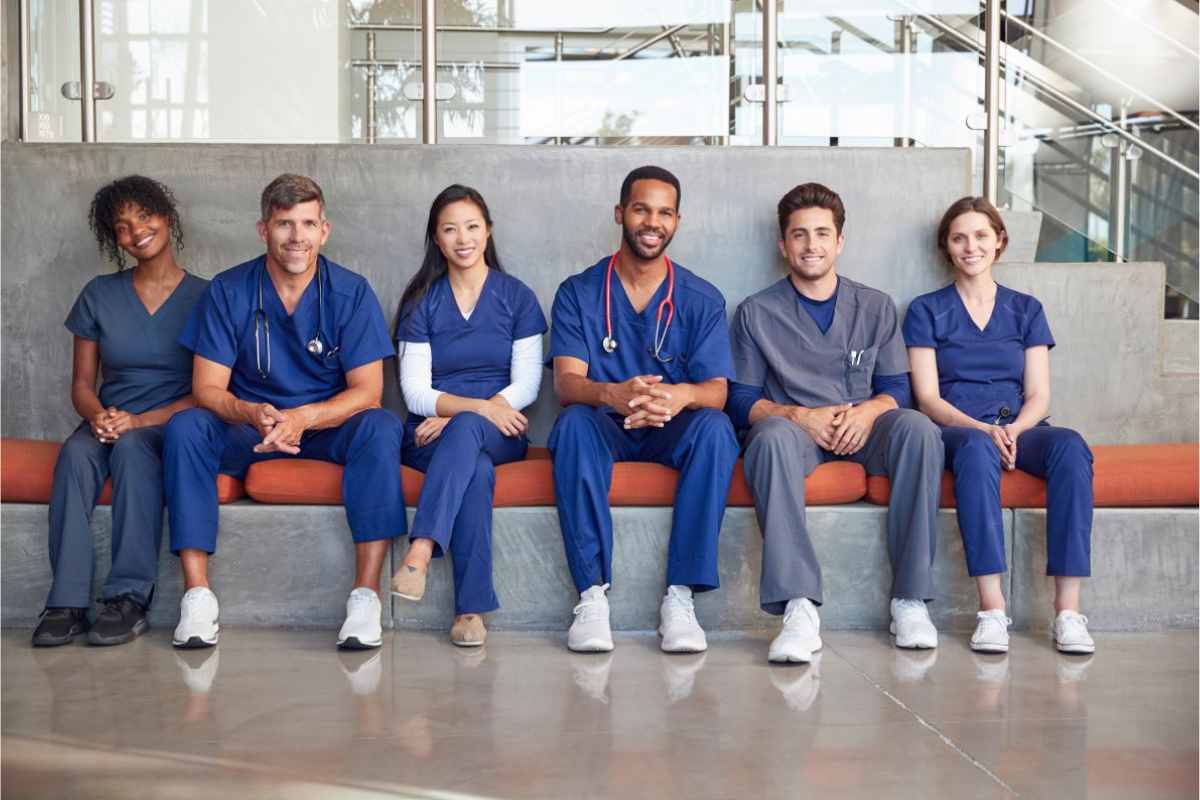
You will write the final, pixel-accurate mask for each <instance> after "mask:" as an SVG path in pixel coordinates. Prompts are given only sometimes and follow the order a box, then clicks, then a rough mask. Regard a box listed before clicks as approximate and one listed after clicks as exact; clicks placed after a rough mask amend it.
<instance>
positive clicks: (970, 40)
mask: <svg viewBox="0 0 1200 800" xmlns="http://www.w3.org/2000/svg"><path fill="white" fill-rule="evenodd" d="M913 16H914V17H916V18H917V19H919V20H921V21H922V22H924V23H925V24H926V25H929V26H931V27H934V28H937V29H938V30H940V31H942V32H943V33H945V34H946V35H948V36H950V37H951V38H953V39H955V40H957V41H958V42H959V43H961V44H964V45H966V46H968V47H970V48H971V49H972V50H974V51H975V52H976V53H978V54H982V53H983V45H981V44H980V43H979V42H977V41H976V40H975V38H974V37H972V36H968V35H967V34H965V33H963V32H962V31H960V30H957V29H955V28H954V27H952V26H950V25H947V24H946V23H945V22H942V21H941V20H940V19H938V18H937V17H933V16H930V15H928V14H914V15H913ZM1000 63H1001V65H1002V66H1004V68H1005V70H1006V71H1007V69H1008V60H1007V59H1006V58H1005V57H1004V56H1003V55H1002V56H1001V57H1000ZM1025 78H1026V80H1028V81H1029V82H1030V83H1031V84H1033V85H1034V88H1036V89H1037V90H1038V91H1040V92H1043V93H1045V94H1047V95H1049V96H1051V97H1053V98H1054V99H1055V100H1057V101H1058V102H1060V103H1062V104H1063V105H1065V106H1067V107H1069V108H1070V109H1071V110H1073V111H1075V112H1076V113H1078V114H1082V115H1083V116H1085V117H1088V118H1090V119H1092V120H1094V121H1095V122H1098V123H1100V124H1101V125H1103V126H1104V127H1105V128H1107V129H1109V130H1111V131H1112V132H1113V133H1115V134H1117V135H1118V136H1121V137H1122V138H1124V139H1126V140H1128V141H1129V142H1131V143H1133V144H1136V145H1137V146H1138V147H1139V148H1141V149H1142V150H1143V151H1144V152H1147V153H1151V154H1153V155H1154V156H1156V157H1158V158H1159V159H1161V160H1163V161H1165V162H1166V163H1168V164H1170V165H1171V166H1173V167H1175V168H1176V169H1178V170H1179V171H1180V172H1183V173H1184V174H1186V175H1190V176H1191V177H1192V178H1195V179H1196V180H1197V181H1200V172H1196V171H1195V170H1194V169H1192V168H1190V167H1188V166H1187V165H1186V164H1184V163H1182V162H1180V161H1178V160H1176V159H1174V158H1171V157H1170V156H1169V155H1167V154H1166V153H1164V152H1163V151H1161V150H1159V149H1158V148H1157V147H1154V146H1153V145H1151V144H1148V143H1147V142H1146V141H1144V140H1142V139H1139V138H1138V137H1136V136H1134V135H1133V134H1131V133H1130V132H1129V131H1127V130H1125V129H1124V128H1122V127H1120V126H1119V125H1115V124H1113V121H1112V120H1110V119H1106V118H1105V117H1103V116H1101V115H1100V114H1098V113H1096V112H1095V111H1093V110H1092V109H1090V108H1088V107H1087V106H1085V105H1084V104H1083V103H1080V102H1079V101H1078V100H1076V99H1075V98H1073V97H1071V96H1069V95H1067V94H1065V93H1063V92H1062V91H1060V90H1059V89H1056V88H1055V87H1053V86H1051V85H1050V84H1048V83H1046V82H1045V81H1042V80H1041V79H1039V78H1037V77H1035V76H1034V75H1032V74H1030V73H1028V72H1027V73H1025Z"/></svg>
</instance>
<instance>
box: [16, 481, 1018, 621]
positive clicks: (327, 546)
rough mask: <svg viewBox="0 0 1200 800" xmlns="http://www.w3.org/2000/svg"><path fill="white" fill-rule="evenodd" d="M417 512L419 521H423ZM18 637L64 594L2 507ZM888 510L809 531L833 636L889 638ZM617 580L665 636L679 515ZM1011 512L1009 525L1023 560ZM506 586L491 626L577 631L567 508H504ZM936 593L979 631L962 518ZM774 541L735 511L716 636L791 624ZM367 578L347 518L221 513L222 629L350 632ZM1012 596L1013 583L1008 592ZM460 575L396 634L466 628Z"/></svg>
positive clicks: (631, 511)
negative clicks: (854, 633)
mask: <svg viewBox="0 0 1200 800" xmlns="http://www.w3.org/2000/svg"><path fill="white" fill-rule="evenodd" d="M411 513H412V512H411V511H410V514H411ZM0 514H2V525H3V537H2V543H3V552H2V560H0V564H2V577H3V584H2V600H3V613H2V617H0V621H2V622H3V624H4V625H6V626H8V625H12V626H19V627H28V626H30V625H32V623H33V620H34V619H35V618H36V616H37V614H38V612H39V611H40V610H41V607H42V603H43V601H44V599H45V595H46V591H47V589H48V588H49V584H50V570H49V565H48V559H47V556H46V524H47V523H46V507H45V506H42V505H23V504H6V505H4V506H3V507H2V511H0ZM886 515H887V510H886V509H884V508H880V507H877V506H870V505H866V504H855V505H848V506H823V507H816V508H812V509H810V510H809V529H810V530H811V532H812V536H813V539H814V543H815V545H816V548H817V552H818V554H819V555H820V557H821V560H822V565H823V571H824V576H825V600H826V602H825V606H824V608H823V609H822V624H823V625H824V626H825V627H826V628H829V629H838V628H866V629H878V628H885V627H886V626H887V623H888V610H887V606H888V597H889V596H890V585H891V570H890V567H889V562H888V558H887V548H886V543H885V534H884V526H885V523H886ZM613 518H614V523H615V528H616V542H615V553H614V573H615V581H614V584H613V590H612V592H611V595H610V599H611V602H612V611H613V626H614V627H615V628H617V629H619V630H652V629H654V628H655V627H656V626H657V624H658V604H659V600H660V598H661V596H662V592H663V588H664V586H663V580H664V575H665V573H666V550H667V539H668V533H669V530H670V519H671V510H670V509H667V508H617V509H614V510H613ZM1011 519H1012V515H1011V513H1010V512H1007V511H1006V512H1005V520H1006V522H1005V527H1006V531H1008V532H1009V534H1010V535H1009V537H1008V540H1009V543H1008V549H1009V550H1010V552H1011ZM494 521H495V522H494V524H495V527H494V548H493V550H494V558H495V563H494V575H495V581H496V589H497V593H498V594H499V595H500V601H501V603H502V604H503V608H501V610H500V611H498V612H496V613H495V614H493V615H491V616H490V618H489V622H488V624H489V626H490V627H492V628H495V629H498V630H499V629H515V630H565V628H566V627H567V625H568V624H569V622H570V619H571V608H572V606H573V605H574V603H575V601H576V595H575V591H574V588H573V587H572V585H571V579H570V575H569V573H568V571H567V565H566V558H565V556H564V554H563V547H562V539H561V535H560V533H559V528H558V514H557V513H556V511H555V510H554V509H553V508H502V509H497V510H496V512H495V517H494ZM110 526H111V513H110V510H109V509H108V508H106V507H102V508H98V509H97V510H96V513H95V515H94V517H93V522H92V528H93V531H94V535H95V542H96V578H95V584H94V585H95V592H94V594H98V592H99V587H100V584H101V583H102V582H103V577H104V575H105V574H106V573H107V571H108V564H109V550H108V539H109V535H108V531H109V529H110ZM406 546H407V540H406V539H398V540H397V541H396V544H395V546H394V547H393V549H392V554H391V557H390V558H389V559H388V563H387V564H386V565H385V574H386V575H390V574H391V570H392V564H393V563H398V562H399V558H400V556H401V554H402V553H403V552H404V549H405V547H406ZM937 552H938V555H937V561H936V566H935V581H936V585H937V586H938V588H939V590H940V592H941V597H940V598H939V602H937V603H935V604H934V605H933V606H932V611H933V616H934V619H935V621H936V622H937V623H938V625H939V627H941V628H944V629H948V630H949V629H966V628H970V627H971V626H972V625H973V622H974V611H975V591H974V586H973V583H972V582H971V580H970V579H969V578H968V577H967V575H966V569H965V566H964V562H963V556H962V542H961V538H960V536H959V533H958V527H957V525H956V524H955V520H954V513H953V512H952V511H941V512H939V531H938V543H937ZM761 558H762V542H761V536H760V535H759V532H758V526H757V523H756V522H755V519H754V512H753V510H752V509H746V508H731V509H729V510H728V511H727V512H726V516H725V524H724V527H723V528H722V531H721V544H720V571H721V583H722V587H721V588H720V589H718V590H716V591H713V592H708V593H706V594H704V595H702V596H700V597H699V599H698V602H697V611H698V614H699V616H700V619H701V622H702V624H704V626H705V627H706V628H708V629H710V630H731V629H753V628H770V627H774V626H775V625H777V624H778V620H777V619H775V618H773V617H771V616H769V615H767V614H765V613H763V612H762V611H761V610H759V607H758V582H759V574H760V561H761ZM353 573H354V551H353V547H352V544H351V541H350V534H349V530H348V529H347V527H346V522H345V515H344V513H343V511H342V509H341V508H340V507H337V506H267V505H259V504H256V503H253V502H249V501H245V502H241V503H236V504H233V505H228V506H223V507H222V508H221V538H220V541H219V544H218V550H217V554H216V555H215V556H214V557H213V560H212V566H211V577H212V582H213V588H214V590H215V591H216V592H217V593H218V595H219V596H220V598H221V619H222V621H224V622H227V623H231V624H241V625H262V626H298V627H321V628H326V627H329V628H332V627H336V626H337V625H338V624H340V622H341V619H342V615H343V613H344V607H345V600H346V594H347V592H348V591H349V588H350V584H351V581H352V577H353ZM181 583H182V579H181V575H180V571H179V562H178V560H177V559H176V558H175V557H174V556H172V555H171V554H170V553H169V551H168V550H167V548H166V544H165V542H164V548H163V554H162V556H161V558H160V561H159V586H158V590H157V594H156V596H155V601H154V605H153V607H152V609H151V613H150V619H151V623H152V624H154V625H158V626H164V627H169V626H173V625H174V624H175V622H176V621H177V617H178V606H179V597H180V591H181ZM1005 588H1006V591H1007V584H1006V587H1005ZM452 592H453V587H452V580H451V572H450V564H449V562H448V561H447V560H445V559H439V560H438V561H436V562H434V565H433V569H432V572H431V575H430V580H429V588H428V591H427V593H426V596H425V599H424V600H423V601H422V602H421V603H410V602H408V601H405V600H400V599H398V598H395V599H393V600H392V602H391V603H388V602H385V603H384V609H385V624H388V625H392V624H393V622H394V625H395V627H400V628H406V629H421V628H434V629H444V628H447V627H448V626H449V624H450V621H451V619H452V617H453V608H454V604H453V593H452Z"/></svg>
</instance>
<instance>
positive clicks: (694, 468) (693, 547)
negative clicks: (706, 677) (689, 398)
mask: <svg viewBox="0 0 1200 800" xmlns="http://www.w3.org/2000/svg"><path fill="white" fill-rule="evenodd" d="M549 447H550V453H551V456H552V457H553V459H554V495H555V500H556V503H557V505H558V522H559V526H560V527H561V528H562V535H563V544H564V545H565V546H566V551H567V566H568V567H570V569H571V577H572V578H573V579H574V581H575V588H576V589H578V590H579V592H580V593H582V592H584V591H585V590H586V589H588V588H589V587H591V586H596V585H598V584H602V583H612V550H613V530H612V512H611V511H610V510H609V507H608V491H609V488H610V487H611V486H612V468H613V463H614V462H616V461H651V462H654V463H657V464H665V465H666V466H668V467H673V468H675V469H677V470H679V484H678V487H677V488H676V490H675V513H674V514H673V515H672V518H671V539H670V543H669V544H668V546H667V584H668V585H669V586H690V587H691V588H692V590H693V591H697V592H704V591H708V590H709V589H715V588H717V586H718V585H720V580H719V578H718V576H717V534H718V533H720V530H721V518H722V516H724V514H725V500H726V498H727V497H728V495H729V483H730V481H731V480H732V479H733V467H734V464H735V463H736V462H737V457H738V441H737V436H735V435H734V432H733V424H732V423H731V422H730V421H729V417H727V416H725V415H724V414H723V413H721V412H720V411H716V410H714V409H711V408H702V409H697V410H694V411H683V412H681V413H680V414H679V415H678V416H677V417H675V419H673V420H671V421H670V422H668V423H667V424H666V425H665V426H664V427H662V428H641V429H639V430H635V431H627V430H625V429H624V427H623V426H622V422H621V419H620V418H617V417H613V416H612V415H610V414H608V413H607V412H605V411H603V410H601V409H598V408H593V407H591V406H586V405H572V406H567V407H566V408H565V409H563V412H562V413H561V414H560V415H559V417H558V420H557V421H556V422H555V423H554V430H553V431H552V432H551V433H550V441H549Z"/></svg>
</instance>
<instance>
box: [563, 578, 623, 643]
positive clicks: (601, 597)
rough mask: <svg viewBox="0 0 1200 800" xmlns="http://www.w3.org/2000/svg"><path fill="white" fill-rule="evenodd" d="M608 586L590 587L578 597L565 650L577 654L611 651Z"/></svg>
mask: <svg viewBox="0 0 1200 800" xmlns="http://www.w3.org/2000/svg"><path fill="white" fill-rule="evenodd" d="M607 590H608V584H607V583H605V584H602V585H600V586H592V587H590V588H589V589H587V590H586V591H585V592H584V593H583V594H581V595H580V596H579V604H578V605H577V606H575V611H574V614H575V621H574V622H572V623H571V629H570V630H569V631H567V649H568V650H574V651H575V652H577V653H607V652H608V651H610V650H612V649H613V640H612V629H611V628H610V627H609V625H608V597H607V595H605V594H604V593H605V591H607Z"/></svg>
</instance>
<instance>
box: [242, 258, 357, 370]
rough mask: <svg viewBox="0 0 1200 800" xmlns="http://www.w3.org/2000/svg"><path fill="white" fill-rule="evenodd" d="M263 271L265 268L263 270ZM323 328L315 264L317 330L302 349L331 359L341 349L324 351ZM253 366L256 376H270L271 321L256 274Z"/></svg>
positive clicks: (320, 289) (260, 277)
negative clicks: (264, 356) (264, 346)
mask: <svg viewBox="0 0 1200 800" xmlns="http://www.w3.org/2000/svg"><path fill="white" fill-rule="evenodd" d="M264 271H265V268H264ZM260 327H261V328H262V331H263V333H262V338H261V339H260V338H259V333H258V330H259V328H260ZM324 327H325V284H324V283H322V281H321V263H320V262H319V261H318V262H317V330H316V332H315V333H313V337H312V338H311V339H309V340H308V342H306V343H305V345H304V349H306V350H308V352H310V353H312V354H313V355H314V356H316V357H317V358H321V356H324V357H325V358H332V357H333V356H334V355H336V354H337V351H338V350H340V349H341V347H333V348H331V349H330V350H329V352H326V351H325V343H324V342H323V341H321V330H322V329H323V328H324ZM264 339H265V340H266V343H267V368H266V369H265V370H264V369H263V366H262V340H264ZM254 365H255V366H256V367H257V368H258V376H259V377H260V378H262V379H263V380H266V378H267V376H268V375H270V374H271V320H270V319H268V318H267V311H266V309H265V308H263V274H262V272H259V273H258V308H256V309H255V310H254Z"/></svg>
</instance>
